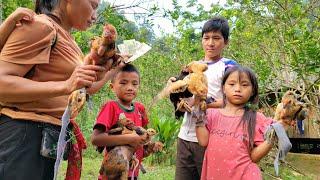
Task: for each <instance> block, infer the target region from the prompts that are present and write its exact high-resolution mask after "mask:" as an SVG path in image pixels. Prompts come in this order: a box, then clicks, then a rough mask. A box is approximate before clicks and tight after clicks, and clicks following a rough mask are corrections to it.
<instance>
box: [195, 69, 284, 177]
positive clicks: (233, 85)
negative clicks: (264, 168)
mask: <svg viewBox="0 0 320 180" xmlns="http://www.w3.org/2000/svg"><path fill="white" fill-rule="evenodd" d="M222 90H223V99H224V107H223V108H221V109H213V108H212V109H208V110H207V123H206V125H205V123H204V121H203V120H201V119H200V120H197V122H196V134H197V138H198V141H199V144H200V145H201V146H207V149H206V152H205V155H204V161H203V165H202V173H201V179H202V180H205V179H254V180H256V179H262V176H261V172H260V169H259V167H258V165H257V164H256V163H257V162H258V161H259V160H260V159H261V158H262V157H264V156H265V155H267V153H268V152H269V151H270V150H271V148H272V145H271V144H269V143H268V142H267V141H264V136H263V134H264V131H265V130H266V128H267V126H268V125H270V124H271V123H272V122H273V120H272V119H269V118H266V117H265V116H264V115H263V114H262V113H258V112H257V111H256V108H254V107H257V104H258V82H257V78H256V76H255V74H254V73H253V72H252V71H251V70H250V69H248V68H244V67H240V66H236V67H232V68H230V69H229V70H228V71H227V72H226V74H225V75H224V77H223V79H222ZM282 125H283V126H287V125H286V124H285V123H284V122H282Z"/></svg>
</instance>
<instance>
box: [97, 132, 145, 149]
mask: <svg viewBox="0 0 320 180" xmlns="http://www.w3.org/2000/svg"><path fill="white" fill-rule="evenodd" d="M145 138H146V137H145V136H139V135H137V134H123V135H108V133H105V132H101V131H99V130H98V129H94V131H93V134H92V135H91V143H92V144H93V145H95V146H99V147H101V146H117V145H128V144H129V145H131V146H133V147H136V146H138V145H142V144H143V143H144V141H145V140H146V139H145Z"/></svg>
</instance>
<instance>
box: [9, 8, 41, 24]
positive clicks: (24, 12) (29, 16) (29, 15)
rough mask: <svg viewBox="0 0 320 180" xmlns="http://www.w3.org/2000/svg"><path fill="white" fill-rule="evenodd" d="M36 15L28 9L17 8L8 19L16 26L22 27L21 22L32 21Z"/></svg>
mask: <svg viewBox="0 0 320 180" xmlns="http://www.w3.org/2000/svg"><path fill="white" fill-rule="evenodd" d="M34 15H36V13H35V12H33V11H32V10H31V9H28V8H22V7H19V8H17V9H16V10H15V11H14V12H13V13H12V14H11V15H10V16H9V17H8V18H10V19H11V20H12V21H13V22H14V23H15V24H16V26H21V21H22V20H25V21H32V20H33V16H34Z"/></svg>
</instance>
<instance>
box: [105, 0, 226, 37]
mask: <svg viewBox="0 0 320 180" xmlns="http://www.w3.org/2000/svg"><path fill="white" fill-rule="evenodd" d="M105 1H107V2H109V3H111V4H113V5H115V6H116V5H125V6H129V5H130V4H135V3H137V2H144V3H141V4H140V6H142V7H143V8H146V9H149V8H150V7H152V6H153V5H154V4H157V5H158V7H159V8H160V9H166V10H173V6H172V0H122V1H119V0H105ZM187 1H188V0H178V3H179V5H181V6H183V7H184V5H186V4H187ZM198 3H201V4H202V5H203V6H204V9H205V10H209V9H210V7H211V4H213V3H214V4H217V3H219V4H225V3H226V0H198ZM191 11H192V10H191ZM125 12H126V13H128V14H125V16H126V17H127V19H129V20H130V21H135V19H134V16H133V14H132V13H134V12H135V13H143V12H145V10H144V9H142V8H131V9H126V10H125ZM153 23H154V26H153V30H154V32H155V34H156V36H161V34H162V33H173V32H174V30H175V29H174V27H173V25H172V23H171V22H170V20H168V19H166V18H161V17H156V18H154V20H153ZM164 27H165V28H164Z"/></svg>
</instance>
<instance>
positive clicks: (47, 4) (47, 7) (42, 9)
mask: <svg viewBox="0 0 320 180" xmlns="http://www.w3.org/2000/svg"><path fill="white" fill-rule="evenodd" d="M59 1H60V0H36V6H35V10H34V11H35V12H36V13H37V14H51V12H52V10H53V9H54V8H55V7H56V6H57V5H58V3H59Z"/></svg>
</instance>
